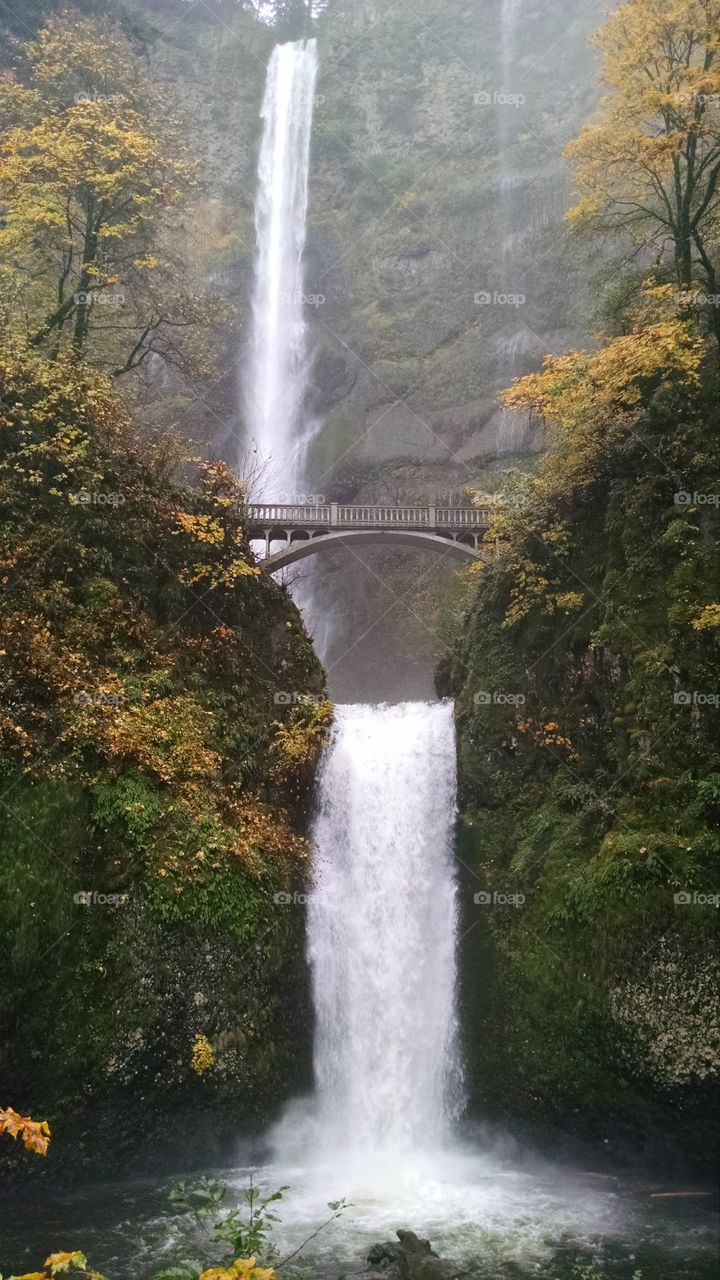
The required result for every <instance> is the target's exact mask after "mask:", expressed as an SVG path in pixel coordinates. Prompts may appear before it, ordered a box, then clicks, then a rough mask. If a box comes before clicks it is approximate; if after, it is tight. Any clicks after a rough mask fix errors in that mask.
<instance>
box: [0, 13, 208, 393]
mask: <svg viewBox="0 0 720 1280" xmlns="http://www.w3.org/2000/svg"><path fill="white" fill-rule="evenodd" d="M24 52H25V61H24V64H23V68H22V71H21V74H20V76H19V77H17V78H15V77H5V79H4V80H3V81H2V84H1V85H0V121H1V122H2V124H4V129H3V131H2V133H1V134H0V196H1V197H2V199H3V201H4V203H5V205H6V213H5V218H4V222H3V225H2V227H1V228H0V254H1V255H2V258H3V260H4V262H3V266H2V267H1V268H0V280H1V281H2V286H3V294H4V305H5V312H6V317H7V320H8V322H9V323H10V324H11V325H12V326H13V327H17V326H18V324H19V323H24V324H25V326H26V329H27V333H28V336H29V337H30V340H31V341H32V343H33V344H34V345H35V346H37V347H40V348H42V349H47V350H48V351H49V352H50V354H53V355H57V354H58V353H59V352H60V351H61V350H63V349H65V348H66V347H67V346H72V348H73V349H74V351H75V353H76V354H77V355H83V354H90V355H91V356H92V358H93V359H94V361H95V362H96V363H98V364H101V365H103V367H105V368H107V369H108V370H109V371H111V372H113V373H115V374H122V373H127V372H129V371H130V370H131V369H134V368H137V367H138V366H139V365H141V364H142V363H143V362H144V361H145V360H146V359H147V358H148V356H149V355H150V354H152V353H156V354H159V355H161V356H163V357H164V358H165V359H166V360H168V361H169V362H171V363H178V364H182V360H183V351H182V336H183V332H184V331H185V330H187V329H188V328H189V327H191V326H194V325H200V324H202V323H203V322H204V321H205V320H206V316H207V308H206V306H205V300H204V299H203V297H202V294H201V292H200V291H195V292H194V291H193V289H192V286H191V285H190V284H189V283H188V279H187V274H188V273H187V271H185V270H183V264H181V263H180V262H178V261H177V253H176V250H174V249H172V248H171V244H172V242H174V241H177V240H178V239H179V235H178V231H179V226H178V220H179V216H180V211H181V210H182V209H183V208H184V207H185V206H186V205H187V203H188V196H189V193H190V192H191V190H192V185H193V165H192V164H191V163H190V162H189V160H188V158H187V155H186V152H185V149H184V147H183V145H182V143H181V141H180V128H179V123H178V120H177V118H176V115H175V112H174V108H173V103H172V101H171V100H169V99H168V98H167V97H166V95H165V94H164V93H163V92H161V90H160V89H159V88H158V87H157V85H156V84H155V83H154V81H153V79H152V76H151V74H150V69H149V67H148V66H147V64H146V63H145V61H144V59H143V58H142V57H140V56H139V55H138V54H137V53H136V52H135V50H134V48H133V46H132V45H131V44H130V42H129V40H128V39H127V37H126V36H125V35H124V34H123V32H122V31H121V30H120V28H119V27H117V26H116V25H115V24H114V23H113V22H112V21H110V19H108V18H80V17H78V16H77V15H76V16H75V17H72V16H69V15H63V16H62V17H61V18H53V19H51V20H50V21H49V22H48V23H47V25H46V26H45V27H44V28H43V29H42V30H41V31H40V33H39V35H38V38H37V40H36V41H34V42H31V43H30V44H28V45H26V46H25V51H24ZM19 317H21V318H22V320H19ZM91 337H92V338H93V343H92V350H88V348H89V339H90V338H91Z"/></svg>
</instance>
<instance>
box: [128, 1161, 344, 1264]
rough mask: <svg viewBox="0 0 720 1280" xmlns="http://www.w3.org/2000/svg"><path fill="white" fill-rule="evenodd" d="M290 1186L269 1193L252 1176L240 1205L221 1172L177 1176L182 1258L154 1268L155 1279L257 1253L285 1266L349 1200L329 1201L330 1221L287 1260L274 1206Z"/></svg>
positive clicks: (173, 1197) (174, 1198)
mask: <svg viewBox="0 0 720 1280" xmlns="http://www.w3.org/2000/svg"><path fill="white" fill-rule="evenodd" d="M288 1190H289V1188H288V1187H287V1186H282V1187H280V1188H278V1189H277V1190H276V1191H271V1192H267V1193H264V1192H263V1191H262V1190H261V1188H259V1187H257V1186H256V1185H255V1183H254V1181H253V1179H252V1177H251V1178H250V1184H249V1186H248V1187H246V1188H245V1190H244V1192H243V1195H242V1203H241V1205H240V1206H238V1207H236V1208H228V1207H227V1204H228V1200H229V1188H228V1187H227V1186H226V1185H225V1184H224V1183H222V1182H219V1181H218V1180H217V1179H216V1178H209V1177H204V1178H199V1179H197V1180H196V1181H194V1182H191V1183H188V1182H185V1181H179V1182H177V1183H176V1184H175V1186H174V1187H173V1189H172V1191H171V1192H170V1204H171V1206H172V1209H173V1210H174V1212H175V1213H176V1214H179V1215H181V1218H182V1220H181V1222H180V1223H177V1224H176V1227H175V1234H176V1244H175V1250H176V1252H177V1254H178V1257H179V1258H180V1259H181V1261H180V1262H179V1263H178V1264H177V1265H175V1266H173V1267H171V1268H170V1269H169V1270H168V1269H167V1268H164V1269H163V1270H162V1271H161V1272H156V1273H154V1274H153V1275H152V1277H151V1278H150V1280H195V1276H196V1275H197V1272H198V1271H201V1270H202V1269H203V1267H206V1266H208V1265H213V1264H214V1265H216V1266H231V1264H232V1262H233V1260H234V1259H236V1258H250V1257H252V1258H255V1259H257V1260H258V1263H259V1264H261V1265H263V1266H266V1267H272V1268H277V1267H282V1266H284V1265H285V1264H286V1263H287V1262H289V1261H290V1259H291V1258H294V1257H296V1256H297V1254H299V1253H300V1252H301V1251H302V1250H303V1249H304V1248H305V1246H306V1245H307V1244H308V1243H309V1241H310V1240H313V1239H315V1237H316V1236H317V1235H318V1234H319V1233H320V1232H321V1231H323V1230H324V1229H325V1227H327V1226H329V1225H330V1224H331V1223H332V1222H335V1221H336V1220H337V1219H338V1218H339V1217H341V1215H342V1214H343V1212H344V1211H345V1209H346V1208H348V1207H349V1206H348V1205H347V1203H346V1201H345V1200H337V1201H333V1202H332V1203H330V1204H328V1208H329V1209H330V1211H331V1216H330V1217H329V1218H328V1219H327V1221H326V1222H324V1223H322V1224H321V1225H320V1226H319V1227H318V1228H317V1229H316V1230H315V1231H314V1232H313V1233H312V1234H311V1235H310V1236H309V1237H308V1238H307V1240H305V1241H304V1242H303V1243H302V1244H301V1245H299V1246H298V1248H297V1249H294V1250H293V1252H292V1254H290V1255H289V1256H288V1257H287V1258H285V1259H284V1260H283V1259H281V1258H280V1256H279V1250H278V1247H277V1245H276V1244H275V1242H274V1241H273V1239H272V1235H273V1231H274V1229H275V1224H276V1223H277V1222H279V1221H280V1218H279V1216H278V1214H276V1213H275V1212H274V1207H275V1205H277V1204H279V1203H280V1201H282V1200H283V1199H284V1193H285V1192H286V1191H288Z"/></svg>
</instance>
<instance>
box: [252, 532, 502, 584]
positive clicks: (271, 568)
mask: <svg viewBox="0 0 720 1280" xmlns="http://www.w3.org/2000/svg"><path fill="white" fill-rule="evenodd" d="M388 543H391V544H395V545H396V546H397V545H398V544H400V545H403V546H408V547H417V548H421V549H424V550H426V551H435V552H436V553H439V554H440V555H441V556H446V557H447V558H448V559H449V560H455V561H462V562H463V563H464V564H465V565H467V564H470V563H472V562H476V561H478V560H484V559H486V558H487V557H486V555H484V554H483V552H482V550H481V549H480V548H478V547H476V546H475V545H474V543H469V542H464V541H463V542H461V541H458V540H456V539H455V538H448V537H442V536H441V535H440V534H437V533H424V532H423V531H422V530H419V529H338V530H337V532H334V533H330V532H327V533H326V532H323V533H314V534H312V535H308V536H305V537H298V535H297V533H294V534H293V540H292V541H288V542H287V543H286V545H285V546H284V547H283V548H282V550H281V551H275V552H272V553H271V554H270V555H268V556H265V557H264V558H263V559H262V560H261V561H260V567H261V568H262V569H264V570H266V571H267V572H268V573H275V572H276V570H278V569H286V568H287V567H288V565H291V564H297V562H298V561H299V560H305V559H307V557H308V556H314V555H316V554H317V553H318V552H321V551H329V550H332V548H333V547H349V548H350V549H352V548H353V547H354V546H355V547H357V546H367V545H368V544H371V545H372V544H375V545H378V544H385V545H387V544H388Z"/></svg>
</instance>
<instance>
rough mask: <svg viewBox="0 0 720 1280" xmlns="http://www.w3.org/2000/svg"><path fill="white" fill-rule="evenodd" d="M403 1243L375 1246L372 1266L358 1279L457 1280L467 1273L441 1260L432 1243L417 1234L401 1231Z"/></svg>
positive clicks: (398, 1234) (369, 1258)
mask: <svg viewBox="0 0 720 1280" xmlns="http://www.w3.org/2000/svg"><path fill="white" fill-rule="evenodd" d="M396 1235H397V1238H398V1241H399V1244H395V1242H394V1240H386V1241H384V1242H383V1243H382V1244H376V1245H373V1247H372V1249H371V1250H370V1252H369V1254H368V1257H367V1260H368V1262H369V1264H370V1267H369V1268H368V1269H367V1270H365V1271H362V1272H360V1273H359V1274H356V1277H355V1280H456V1278H459V1277H461V1276H464V1275H465V1274H466V1272H465V1270H464V1268H463V1267H461V1266H460V1264H459V1263H456V1262H451V1261H449V1259H447V1258H441V1257H439V1256H438V1254H437V1253H435V1251H434V1249H433V1248H432V1245H431V1244H430V1241H429V1240H423V1238H422V1237H421V1236H418V1235H416V1234H415V1232H414V1231H402V1230H401V1231H397V1232H396Z"/></svg>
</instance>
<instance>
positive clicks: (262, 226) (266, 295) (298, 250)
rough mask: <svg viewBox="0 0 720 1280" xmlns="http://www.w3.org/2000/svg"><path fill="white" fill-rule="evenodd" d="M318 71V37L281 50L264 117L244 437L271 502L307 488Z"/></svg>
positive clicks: (273, 63)
mask: <svg viewBox="0 0 720 1280" xmlns="http://www.w3.org/2000/svg"><path fill="white" fill-rule="evenodd" d="M317 66H318V62H317V44H316V41H315V40H307V41H305V40H300V41H297V42H295V43H292V44H281V45H277V46H276V48H275V49H274V50H273V52H272V55H271V58H270V62H269V65H268V71H267V83H266V87H265V97H264V100H263V105H262V112H261V115H262V119H263V135H262V143H261V148H260V159H259V164H258V192H257V200H256V206H255V226H256V234H257V256H256V262H255V282H254V289H253V298H252V329H253V332H252V347H251V353H250V360H249V365H248V368H247V370H246V377H245V380H244V385H245V412H246V422H247V435H248V437H249V439H250V440H251V442H252V446H253V448H254V449H255V450H256V451H257V454H258V463H257V469H258V470H259V475H258V477H257V479H256V485H255V487H256V488H261V489H262V490H263V491H264V492H265V494H266V496H267V497H268V499H270V500H274V501H282V499H283V498H285V501H288V502H291V501H293V500H295V501H296V500H297V496H296V495H297V492H298V489H299V487H300V486H301V484H302V461H303V457H302V455H303V445H304V441H305V436H306V424H305V422H304V421H303V405H304V400H305V394H306V390H307V366H308V360H307V350H306V325H305V311H304V308H305V294H304V285H305V280H304V264H303V252H304V248H305V226H306V219H307V203H308V171H309V165H310V135H311V130H312V117H313V105H314V98H315V80H316V77H317ZM258 496H259V495H258Z"/></svg>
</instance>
